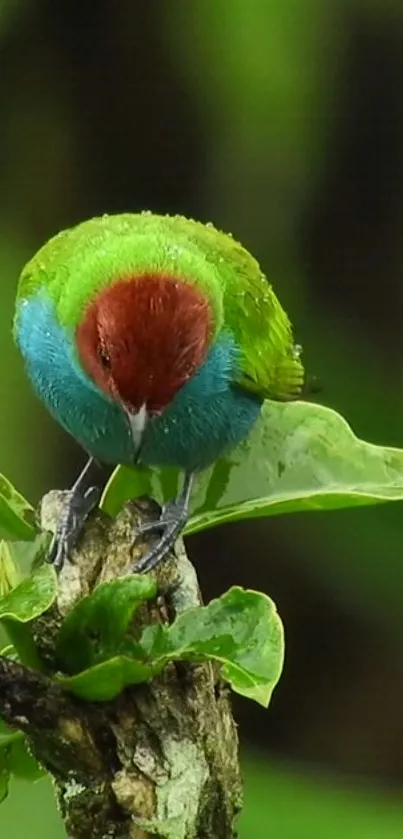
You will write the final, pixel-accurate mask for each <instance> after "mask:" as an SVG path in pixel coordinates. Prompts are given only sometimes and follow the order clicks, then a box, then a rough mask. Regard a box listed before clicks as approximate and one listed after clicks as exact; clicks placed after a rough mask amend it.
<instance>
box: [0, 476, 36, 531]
mask: <svg viewBox="0 0 403 839" xmlns="http://www.w3.org/2000/svg"><path fill="white" fill-rule="evenodd" d="M33 517H34V511H33V508H32V507H31V505H30V504H29V503H28V501H26V500H25V498H23V496H22V495H21V494H20V493H19V492H17V490H16V489H15V488H14V487H13V485H12V484H11V483H10V481H9V480H7V478H5V477H4V475H0V532H2V533H3V535H5V536H7V537H10V538H12V539H33V538H34V536H35V532H36V531H35V527H34V523H33Z"/></svg>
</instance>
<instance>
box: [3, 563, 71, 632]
mask: <svg viewBox="0 0 403 839" xmlns="http://www.w3.org/2000/svg"><path fill="white" fill-rule="evenodd" d="M56 592H57V575H56V572H55V570H54V568H53V567H52V566H51V565H48V564H44V565H41V566H40V567H39V568H36V569H35V571H33V573H32V574H31V576H30V577H26V579H25V580H22V582H21V583H20V584H19V585H18V586H16V588H13V589H12V590H11V591H9V592H8V594H5V595H3V597H0V620H4V619H5V618H11V620H14V621H19V622H21V623H26V622H27V621H31V620H33V619H34V618H37V617H38V616H39V615H41V614H43V612H46V611H47V609H49V607H50V606H51V605H52V603H53V602H54V600H55V597H56Z"/></svg>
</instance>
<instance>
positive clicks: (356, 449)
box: [108, 402, 403, 533]
mask: <svg viewBox="0 0 403 839" xmlns="http://www.w3.org/2000/svg"><path fill="white" fill-rule="evenodd" d="M167 475H168V477H169V480H167ZM136 480H137V479H136V478H133V470H129V469H125V470H124V471H123V472H122V471H120V470H117V471H116V472H115V477H114V478H113V479H112V481H111V482H110V484H109V488H108V505H109V508H110V509H111V508H114V511H116V507H119V506H121V504H122V503H123V502H124V500H126V499H127V498H130V497H133V490H135V487H136ZM115 482H116V486H117V487H118V489H119V493H118V495H119V499H118V504H117V505H116V506H115V507H114V504H113V499H114V486H115ZM149 485H150V486H151V491H152V494H153V495H154V496H155V497H156V498H157V499H158V500H164V499H166V498H167V497H169V494H171V493H172V492H175V488H176V487H177V479H176V480H175V476H172V470H170V471H169V473H168V472H167V470H155V472H154V473H153V476H152V478H151V479H150V484H149ZM125 489H126V493H125ZM402 499H403V450H401V449H396V448H387V447H383V446H375V445H372V444H371V443H367V442H364V441H363V440H360V439H358V438H357V437H356V436H355V435H354V433H353V432H352V430H351V428H350V427H349V426H348V424H347V423H346V421H345V420H344V419H343V418H342V417H341V416H340V415H339V414H337V413H336V412H335V411H332V410H330V409H329V408H325V407H323V406H321V405H313V404H309V403H305V402H294V403H289V404H279V403H272V402H266V403H265V406H264V408H263V411H262V416H261V418H260V419H259V420H258V422H257V423H256V425H255V427H254V429H253V430H252V433H251V434H250V436H249V438H248V440H246V441H245V442H244V443H243V444H241V445H240V446H239V447H238V448H237V449H235V450H234V451H233V452H232V453H231V454H230V455H229V456H228V457H226V458H223V459H222V460H220V461H218V462H217V463H216V464H215V466H213V467H212V468H211V469H209V470H207V471H206V472H205V473H204V474H203V475H201V477H200V479H199V485H198V488H197V490H196V492H195V494H194V498H193V515H192V517H191V519H190V521H189V522H188V524H187V527H186V529H185V533H195V532H197V531H199V530H203V529H205V528H208V527H213V526H214V525H216V524H220V523H221V522H226V521H234V520H236V519H246V518H254V517H261V516H271V515H279V514H281V513H293V512H298V511H307V510H332V509H338V508H342V507H354V506H363V505H367V504H380V503H382V502H386V501H401V500H402Z"/></svg>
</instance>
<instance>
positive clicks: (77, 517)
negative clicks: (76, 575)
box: [48, 486, 101, 571]
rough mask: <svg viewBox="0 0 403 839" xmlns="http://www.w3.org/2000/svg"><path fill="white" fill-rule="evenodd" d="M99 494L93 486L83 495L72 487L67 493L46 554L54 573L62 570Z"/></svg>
mask: <svg viewBox="0 0 403 839" xmlns="http://www.w3.org/2000/svg"><path fill="white" fill-rule="evenodd" d="M100 494H101V493H100V490H99V489H98V487H95V486H92V487H89V488H88V489H87V490H86V492H85V493H84V494H82V492H80V490H79V488H78V487H73V489H71V490H70V491H69V492H68V493H67V495H66V498H65V501H64V504H63V507H62V510H61V513H60V518H59V521H58V525H57V528H56V531H55V533H54V536H53V539H52V542H51V545H50V549H49V554H48V561H49V562H50V563H51V564H52V565H53V567H54V568H55V569H56V571H61V569H62V568H63V565H64V563H65V561H66V559H67V558H68V556H69V554H70V552H71V550H72V548H74V547H75V545H76V543H77V541H78V539H79V537H80V535H81V533H82V530H83V527H84V524H85V522H86V520H87V518H88V516H89V514H90V513H91V512H92V510H94V509H95V507H96V506H97V504H98V501H99V498H100Z"/></svg>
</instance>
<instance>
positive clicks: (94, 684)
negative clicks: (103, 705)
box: [57, 655, 165, 702]
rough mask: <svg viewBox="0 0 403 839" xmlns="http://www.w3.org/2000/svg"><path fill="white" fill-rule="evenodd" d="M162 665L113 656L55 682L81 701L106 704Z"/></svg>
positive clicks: (158, 669)
mask: <svg viewBox="0 0 403 839" xmlns="http://www.w3.org/2000/svg"><path fill="white" fill-rule="evenodd" d="M164 664H165V662H163V661H161V662H160V663H159V665H158V666H157V665H151V664H147V663H144V662H142V661H136V660H135V659H133V658H129V657H128V656H123V655H122V656H116V657H115V658H110V659H109V660H108V661H104V662H102V663H101V664H96V665H95V666H94V667H90V668H89V669H88V670H84V671H83V672H81V673H78V675H76V676H58V677H57V681H58V683H59V684H60V685H61V686H62V687H63V688H64V689H65V690H68V691H69V692H71V693H74V694H75V695H76V696H80V697H81V699H87V700H89V701H93V702H106V701H108V700H110V699H114V697H115V696H118V695H119V693H121V692H122V690H124V688H125V687H128V686H129V685H136V684H140V683H141V682H147V681H149V679H152V678H153V676H155V675H156V674H157V673H159V672H160V671H161V670H162V669H163V667H164Z"/></svg>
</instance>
